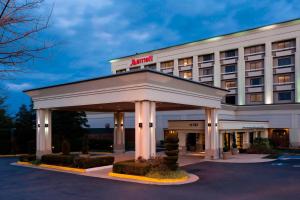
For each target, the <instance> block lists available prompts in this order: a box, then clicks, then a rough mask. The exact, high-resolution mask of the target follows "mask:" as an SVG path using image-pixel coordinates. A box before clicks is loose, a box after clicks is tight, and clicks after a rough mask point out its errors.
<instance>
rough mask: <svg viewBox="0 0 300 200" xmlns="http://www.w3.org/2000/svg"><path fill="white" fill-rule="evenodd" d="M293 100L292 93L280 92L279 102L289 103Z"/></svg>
mask: <svg viewBox="0 0 300 200" xmlns="http://www.w3.org/2000/svg"><path fill="white" fill-rule="evenodd" d="M291 99H292V92H290V91H289V92H279V93H278V100H279V101H287V100H291Z"/></svg>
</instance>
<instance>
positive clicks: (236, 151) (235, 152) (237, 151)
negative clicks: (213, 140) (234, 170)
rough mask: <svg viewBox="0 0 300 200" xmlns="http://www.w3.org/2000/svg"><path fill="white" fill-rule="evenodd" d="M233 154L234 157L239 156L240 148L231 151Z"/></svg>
mask: <svg viewBox="0 0 300 200" xmlns="http://www.w3.org/2000/svg"><path fill="white" fill-rule="evenodd" d="M231 153H232V155H237V154H238V153H239V150H238V148H233V149H232V150H231Z"/></svg>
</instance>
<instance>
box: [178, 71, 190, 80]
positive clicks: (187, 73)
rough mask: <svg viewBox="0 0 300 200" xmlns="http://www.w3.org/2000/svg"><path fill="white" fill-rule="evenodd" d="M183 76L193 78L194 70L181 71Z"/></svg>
mask: <svg viewBox="0 0 300 200" xmlns="http://www.w3.org/2000/svg"><path fill="white" fill-rule="evenodd" d="M180 77H181V78H186V79H191V78H192V72H191V71H183V72H180Z"/></svg>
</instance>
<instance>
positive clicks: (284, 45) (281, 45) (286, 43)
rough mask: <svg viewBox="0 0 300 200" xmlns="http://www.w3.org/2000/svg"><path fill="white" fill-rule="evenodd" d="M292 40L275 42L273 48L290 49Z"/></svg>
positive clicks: (292, 43) (292, 45) (292, 44)
mask: <svg viewBox="0 0 300 200" xmlns="http://www.w3.org/2000/svg"><path fill="white" fill-rule="evenodd" d="M294 46H295V44H294V40H286V41H280V42H276V43H274V46H273V47H274V48H275V49H286V48H291V47H294Z"/></svg>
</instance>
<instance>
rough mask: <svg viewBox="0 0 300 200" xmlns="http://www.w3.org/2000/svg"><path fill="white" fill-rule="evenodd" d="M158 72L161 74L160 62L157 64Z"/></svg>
mask: <svg viewBox="0 0 300 200" xmlns="http://www.w3.org/2000/svg"><path fill="white" fill-rule="evenodd" d="M156 71H159V72H160V62H157V63H156Z"/></svg>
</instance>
